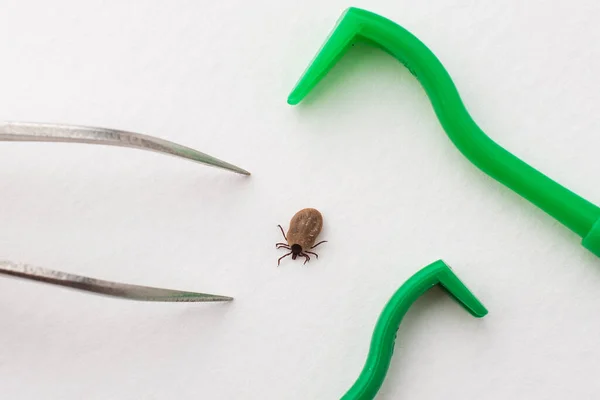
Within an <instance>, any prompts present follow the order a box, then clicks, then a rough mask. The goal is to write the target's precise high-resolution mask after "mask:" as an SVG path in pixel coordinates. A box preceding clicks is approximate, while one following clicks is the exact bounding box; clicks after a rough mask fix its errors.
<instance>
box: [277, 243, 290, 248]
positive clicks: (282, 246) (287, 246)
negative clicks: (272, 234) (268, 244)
mask: <svg viewBox="0 0 600 400" xmlns="http://www.w3.org/2000/svg"><path fill="white" fill-rule="evenodd" d="M275 247H277V248H278V249H280V248H284V249H289V248H290V245H289V244H286V243H275Z"/></svg>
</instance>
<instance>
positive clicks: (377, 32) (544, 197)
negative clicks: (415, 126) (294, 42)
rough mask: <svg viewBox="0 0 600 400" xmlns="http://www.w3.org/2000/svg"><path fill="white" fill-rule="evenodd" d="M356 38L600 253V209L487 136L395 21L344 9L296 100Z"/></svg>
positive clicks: (465, 142) (473, 154)
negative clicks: (403, 73) (381, 54)
mask: <svg viewBox="0 0 600 400" xmlns="http://www.w3.org/2000/svg"><path fill="white" fill-rule="evenodd" d="M357 41H366V42H368V43H371V44H374V45H375V46H378V47H380V48H382V49H383V50H384V51H386V52H387V53H389V54H390V55H392V56H393V57H395V58H397V59H398V60H400V62H402V63H403V64H404V65H405V66H406V67H407V68H408V69H409V70H410V72H411V73H412V74H413V75H414V76H415V77H416V78H417V79H418V80H419V82H420V83H421V85H422V86H423V88H424V89H425V92H426V93H427V95H428V96H429V99H430V101H431V103H432V105H433V108H434V110H435V112H436V115H437V117H438V119H439V121H440V122H441V124H442V126H443V128H444V130H445V131H446V133H447V134H448V136H449V137H450V140H451V141H452V142H453V143H454V144H455V145H456V147H458V149H459V150H460V151H461V152H462V154H463V155H465V157H467V158H468V159H469V160H470V161H471V162H472V163H473V164H475V165H476V166H477V167H478V168H480V169H481V170H482V171H484V172H485V173H487V174H488V175H490V176H491V177H493V178H494V179H496V180H498V181H499V182H501V183H503V184H504V185H506V186H508V187H509V188H511V189H512V190H514V191H515V192H517V193H518V194H520V195H521V196H523V197H524V198H526V199H528V200H529V201H531V202H532V203H533V204H535V205H537V206H538V207H540V208H541V209H542V210H544V211H545V212H546V213H548V214H549V215H551V216H553V217H554V218H556V219H557V220H558V221H560V222H561V223H562V224H564V225H565V226H566V227H568V228H569V229H571V230H572V231H573V232H575V233H576V234H578V235H579V236H581V237H582V238H583V241H582V244H583V246H584V247H586V248H587V249H588V250H590V251H591V252H593V253H594V254H596V255H597V256H600V208H599V207H597V206H596V205H594V204H592V203H590V202H588V201H587V200H585V199H583V198H582V197H580V196H578V195H577V194H575V193H573V192H571V191H569V190H568V189H566V188H565V187H563V186H561V185H559V184H558V183H556V182H554V181H553V180H551V179H550V178H548V177H547V176H545V175H544V174H542V173H540V172H539V171H537V170H535V169H534V168H532V167H531V166H529V165H528V164H526V163H525V162H523V161H521V160H520V159H518V158H517V157H515V156H514V155H512V154H511V153H509V152H508V151H506V150H505V149H503V148H502V147H500V146H499V145H498V144H497V143H495V142H494V141H493V140H492V139H490V138H489V137H488V136H487V135H486V134H485V133H484V132H483V131H482V130H481V129H480V128H479V126H477V124H476V123H475V121H473V119H472V118H471V116H470V115H469V113H468V112H467V110H466V108H465V106H464V104H463V102H462V100H461V98H460V96H459V94H458V91H457V89H456V87H455V86H454V83H453V82H452V79H451V78H450V75H449V74H448V72H447V71H446V69H445V68H444V66H443V65H442V64H441V62H440V61H439V60H438V59H437V57H436V56H435V55H434V54H433V53H432V52H431V51H430V50H429V49H428V48H427V46H425V45H424V44H423V43H422V42H421V41H420V40H419V39H418V38H416V37H415V36H414V35H412V34H411V33H410V32H408V31H407V30H406V29H404V28H402V27H401V26H399V25H397V24H396V23H394V22H392V21H390V20H388V19H386V18H383V17H381V16H379V15H377V14H374V13H372V12H369V11H365V10H361V9H358V8H349V9H348V10H346V11H345V12H344V14H343V15H342V17H341V18H340V20H339V21H338V23H337V26H336V28H335V29H334V31H333V32H332V33H331V34H330V36H329V38H328V40H327V41H326V42H325V44H324V45H323V47H322V48H321V50H320V51H319V53H318V54H317V55H316V57H315V58H314V60H313V62H312V63H311V64H310V66H309V67H308V69H307V70H306V72H305V73H304V75H303V76H302V78H301V79H300V81H299V82H298V83H297V85H296V87H295V88H294V90H293V91H292V93H291V94H290V95H289V97H288V103H289V104H292V105H293V104H297V103H299V102H300V101H301V100H302V99H303V98H304V97H305V96H306V95H307V94H308V93H309V92H310V91H311V90H312V89H313V87H314V86H315V85H316V84H317V83H318V82H319V81H320V80H321V79H322V78H323V77H324V76H325V75H326V74H327V72H328V71H329V70H330V69H331V68H332V67H333V65H334V64H335V63H336V62H337V60H338V59H339V58H340V57H342V55H343V54H344V52H345V51H346V50H347V49H348V48H349V47H350V46H351V45H352V44H353V43H354V42H357Z"/></svg>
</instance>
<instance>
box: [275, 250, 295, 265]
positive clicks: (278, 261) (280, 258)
mask: <svg viewBox="0 0 600 400" xmlns="http://www.w3.org/2000/svg"><path fill="white" fill-rule="evenodd" d="M290 254H292V252H291V251H290V252H289V253H287V254H286V255H284V256H281V257H279V260H277V266H278V267H279V263H280V262H281V260H282V259H283V258H286V257H287V256H289V255H290Z"/></svg>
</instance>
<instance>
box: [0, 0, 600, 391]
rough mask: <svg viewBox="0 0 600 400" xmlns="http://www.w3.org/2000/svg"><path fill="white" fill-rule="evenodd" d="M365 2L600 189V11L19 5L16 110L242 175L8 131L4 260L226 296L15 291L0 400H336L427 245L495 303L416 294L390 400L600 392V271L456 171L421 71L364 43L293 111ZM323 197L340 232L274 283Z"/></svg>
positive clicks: (504, 123) (18, 284) (519, 151)
mask: <svg viewBox="0 0 600 400" xmlns="http://www.w3.org/2000/svg"><path fill="white" fill-rule="evenodd" d="M350 5H354V6H359V7H365V8H367V9H369V10H372V11H374V12H377V13H380V14H382V15H384V16H386V17H388V18H391V19H393V20H395V21H396V22H398V23H400V24H401V25H403V26H404V27H406V28H407V29H409V30H411V31H412V32H413V33H415V34H416V35H417V36H418V37H419V38H420V39H421V40H423V41H424V42H425V43H426V44H427V45H428V46H429V47H430V48H431V49H432V50H433V51H434V52H435V53H436V55H437V56H438V57H439V58H440V59H441V60H442V62H443V64H444V65H445V66H446V67H447V69H448V70H449V72H450V74H451V75H452V77H453V79H454V80H455V83H456V84H457V86H458V88H459V91H460V93H461V95H462V97H463V99H464V100H465V103H466V104H467V106H468V108H469V110H470V111H471V113H472V115H473V117H474V119H475V120H476V121H477V122H478V123H479V124H480V125H481V127H482V128H483V129H484V130H485V131H486V132H487V133H488V134H489V135H490V136H492V137H493V138H494V139H495V140H497V141H498V142H499V143H500V144H502V145H503V146H505V147H506V148H507V149H509V150H510V151H512V152H513V153H514V154H516V155H518V156H520V157H522V158H523V159H524V160H525V161H527V162H529V163H530V164H531V165H533V166H535V167H537V168H539V169H540V170H541V171H543V172H544V173H546V174H547V175H549V176H550V177H552V178H553V179H555V180H557V181H559V182H560V183H562V184H564V185H565V186H567V187H569V188H570V189H572V190H573V191H575V192H577V193H579V194H581V195H582V196H584V197H586V198H588V199H589V200H590V201H592V202H595V203H599V202H600V185H598V175H597V171H599V170H600V164H599V160H598V153H597V148H598V145H599V144H600V139H599V138H600V135H599V132H600V120H599V119H598V111H597V110H598V107H599V105H600V90H599V89H600V80H599V79H598V70H600V46H599V45H598V43H599V42H600V41H599V39H600V25H598V20H599V19H600V4H599V3H598V2H595V1H591V0H587V1H583V0H578V1H570V2H547V1H541V0H536V1H529V2H526V3H524V2H522V1H519V0H510V1H504V2H495V3H493V2H476V1H466V0H465V1H458V0H450V1H448V0H435V1H428V2H418V1H383V0H380V1H358V2H355V3H352V4H349V3H347V2H343V1H337V0H331V1H327V2H323V1H316V0H307V1H303V2H297V4H296V5H292V2H282V1H275V0H271V1H254V2H246V1H241V0H231V1H220V2H194V1H172V2H159V1H152V2H150V1H145V2H142V1H137V2H122V1H116V0H114V1H86V2H78V1H64V0H55V1H52V2H45V1H23V0H19V1H6V0H4V1H2V2H1V7H0V9H1V12H0V54H2V67H1V69H2V74H1V75H0V87H1V88H2V96H0V119H5V120H17V121H19V120H20V121H39V122H60V123H71V124H85V125H94V126H102V127H114V128H119V129H126V130H131V131H135V132H140V133H146V134H151V135H155V136H159V137H162V138H165V139H170V140H173V141H177V142H179V143H182V144H185V145H189V146H192V147H195V148H197V149H199V150H201V151H204V152H207V153H209V154H211V155H214V156H216V157H220V158H223V159H225V160H227V161H229V162H232V163H235V164H238V165H240V166H241V167H243V168H246V169H248V170H250V171H252V173H253V176H252V177H251V178H250V179H244V178H241V177H238V176H235V175H233V174H229V173H227V172H222V171H219V170H214V169H210V168H206V167H202V166H198V165H195V164H192V163H188V162H185V161H182V160H177V159H174V158H170V157H165V156H160V155H156V154H152V153H146V152H140V151H135V150H129V149H115V148H102V147H94V146H85V145H64V144H11V143H4V144H0V193H1V194H2V195H1V196H0V221H2V224H1V228H0V245H1V248H2V251H1V257H2V258H5V259H10V260H15V261H21V262H29V263H33V264H36V265H40V266H43V267H47V268H54V269H60V270H64V271H69V272H75V273H80V274H85V275H90V276H94V277H98V278H103V279H113V280H119V281H123V282H131V283H138V284H148V285H158V286H165V287H171V288H181V289H190V290H198V291H207V292H214V293H221V294H227V295H232V296H234V297H235V298H236V301H235V302H234V303H232V304H229V305H222V304H200V305H180V304H175V305H161V304H143V303H133V302H127V301H120V300H112V299H107V298H102V297H95V296H89V295H85V294H81V293H77V292H72V291H67V290H62V289H56V288H53V287H47V286H44V285H38V284H33V283H29V282H23V281H18V280H12V279H4V278H2V279H0V315H1V318H2V324H1V326H2V329H0V348H1V349H2V350H1V351H0V397H1V398H3V399H47V400H49V399H60V400H70V399H88V400H95V399H286V400H292V399H324V400H326V399H335V398H339V397H340V396H341V395H342V394H343V393H344V392H345V390H346V389H347V388H348V387H349V386H350V385H351V384H352V382H353V381H354V379H355V378H356V377H357V376H358V373H359V371H360V369H361V368H362V366H363V362H364V360H365V356H366V351H367V348H368V345H369V340H370V336H371V332H372V329H373V325H374V323H375V320H376V319H377V316H378V315H379V313H380V311H381V309H382V307H383V305H384V304H385V302H386V301H387V300H388V298H389V296H390V295H391V294H392V293H393V292H394V291H395V290H396V288H397V287H398V286H399V285H400V284H401V283H402V282H404V280H405V279H406V278H408V277H409V276H410V275H412V274H413V273H414V272H415V271H417V270H418V269H419V268H421V267H422V266H424V265H426V264H428V263H429V262H432V261H434V260H436V259H438V258H443V259H444V260H445V261H447V262H448V263H449V264H450V265H452V267H453V268H454V269H455V271H456V272H457V274H458V275H459V276H460V277H461V279H462V280H463V281H464V282H465V283H466V284H467V285H468V286H469V287H470V288H471V289H472V290H473V291H474V292H475V293H476V295H478V296H479V298H480V299H481V300H482V301H483V302H484V303H485V305H486V306H487V307H488V308H489V311H490V314H489V315H488V316H487V317H486V318H484V319H482V320H477V319H474V318H471V317H470V316H469V315H468V314H467V313H465V312H464V311H463V310H462V309H460V308H459V307H458V306H457V305H456V304H455V303H454V302H452V301H451V300H450V299H448V298H447V297H445V296H444V295H442V294H441V292H439V291H437V290H434V291H432V293H429V294H427V295H426V296H425V297H424V298H422V299H421V300H419V301H418V303H417V304H416V305H415V306H414V308H413V309H411V311H410V312H409V314H408V316H407V318H406V319H405V321H404V322H403V324H402V327H401V328H400V332H399V335H398V338H399V340H398V343H397V346H396V352H395V355H394V358H393V361H392V365H391V369H390V371H389V374H388V377H387V379H386V381H385V383H384V385H383V387H382V389H381V391H380V395H379V398H381V399H398V398H403V399H404V398H410V399H417V398H418V399H421V400H427V399H486V400H494V399H506V398H514V399H527V400H530V399H566V398H573V399H596V398H598V395H597V393H598V391H599V390H600V382H599V381H598V379H597V372H598V368H599V367H600V341H599V340H598V338H599V337H600V319H598V312H599V310H600V260H598V259H597V258H596V257H594V256H593V255H591V254H590V253H588V252H587V251H586V250H585V249H584V248H583V247H581V246H580V244H579V242H580V239H579V238H578V237H576V236H575V235H573V234H571V233H570V232H569V231H567V230H566V228H563V227H562V226H560V225H559V224H558V223H556V222H555V221H553V220H552V219H551V218H550V217H548V216H546V215H545V214H543V213H542V212H541V211H539V210H538V209H536V208H535V207H534V206H532V205H531V204H529V203H527V202H526V201H525V200H522V199H521V198H519V197H518V196H517V195H515V194H514V193H512V192H510V191H509V190H508V189H506V188H504V187H502V186H501V185H500V184H498V183H497V182H495V181H493V180H491V179H490V178H488V177H487V176H485V175H483V174H482V173H481V172H479V171H478V170H477V169H475V168H474V167H473V166H472V165H471V164H470V163H469V162H468V161H467V160H466V159H465V158H463V157H462V156H461V155H460V154H459V152H458V151H457V150H456V148H455V147H454V146H453V145H452V144H451V143H450V142H449V140H448V139H447V137H446V136H445V134H444V132H443V130H442V129H441V127H440V125H439V123H438V121H437V120H436V119H435V117H434V114H433V111H432V109H431V106H430V104H429V101H428V99H427V97H426V96H425V94H424V92H423V90H422V89H421V87H420V86H419V84H418V83H417V81H416V80H415V79H414V78H413V77H412V76H411V75H410V74H409V73H408V71H407V70H405V69H404V68H403V67H401V66H400V65H398V63H397V62H396V61H395V60H393V59H392V58H390V57H389V56H387V55H385V54H384V53H382V52H380V51H378V50H374V49H371V48H367V47H361V46H359V48H357V49H355V50H353V51H352V52H350V53H349V54H348V56H347V57H345V58H344V59H343V60H342V61H341V63H340V65H339V66H338V67H337V68H335V69H334V70H333V71H332V73H331V74H330V75H329V76H328V77H327V78H326V80H325V81H324V82H323V83H322V84H321V85H320V86H319V87H318V89H317V90H316V91H315V92H314V95H313V96H311V97H310V99H308V101H307V102H306V103H305V104H303V105H301V106H298V107H296V108H293V107H289V106H288V105H287V104H286V102H285V100H286V97H287V94H288V92H289V90H290V89H291V88H292V86H293V85H294V83H295V82H296V80H297V78H298V77H299V76H300V74H301V73H302V71H303V70H304V68H305V66H306V65H307V63H308V62H309V61H310V60H311V58H312V57H313V55H314V53H315V52H316V51H317V49H318V48H319V47H320V45H321V43H322V42H323V40H324V39H325V37H326V36H327V34H328V33H329V32H330V29H331V28H332V27H333V24H334V23H335V22H336V20H337V18H338V17H339V15H340V13H341V12H342V11H343V10H344V9H345V8H346V7H348V6H350ZM307 206H310V207H316V208H319V209H320V210H321V211H322V212H323V214H324V217H325V229H324V232H323V234H322V238H323V239H328V240H329V243H327V244H326V245H323V246H322V248H321V249H320V252H319V253H320V255H321V258H320V259H319V260H318V261H314V262H311V263H310V264H309V265H308V266H307V267H303V266H302V265H301V263H300V262H292V261H291V260H290V261H286V262H285V263H283V264H282V266H281V268H279V269H278V268H276V259H277V257H278V256H280V255H281V252H279V251H276V250H275V249H274V243H275V242H276V241H279V239H280V236H279V232H278V230H277V228H276V225H277V224H278V223H282V224H284V225H285V226H287V223H288V221H289V218H290V217H291V216H292V215H293V213H294V212H296V211H297V210H298V209H300V208H302V207H307Z"/></svg>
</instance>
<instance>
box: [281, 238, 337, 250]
mask: <svg viewBox="0 0 600 400" xmlns="http://www.w3.org/2000/svg"><path fill="white" fill-rule="evenodd" d="M286 240H287V239H286ZM321 243H327V240H323V241H322V242H319V243H317V244H315V245H314V246H313V247H311V249H314V248H315V247H317V246H318V245H320V244H321Z"/></svg>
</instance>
